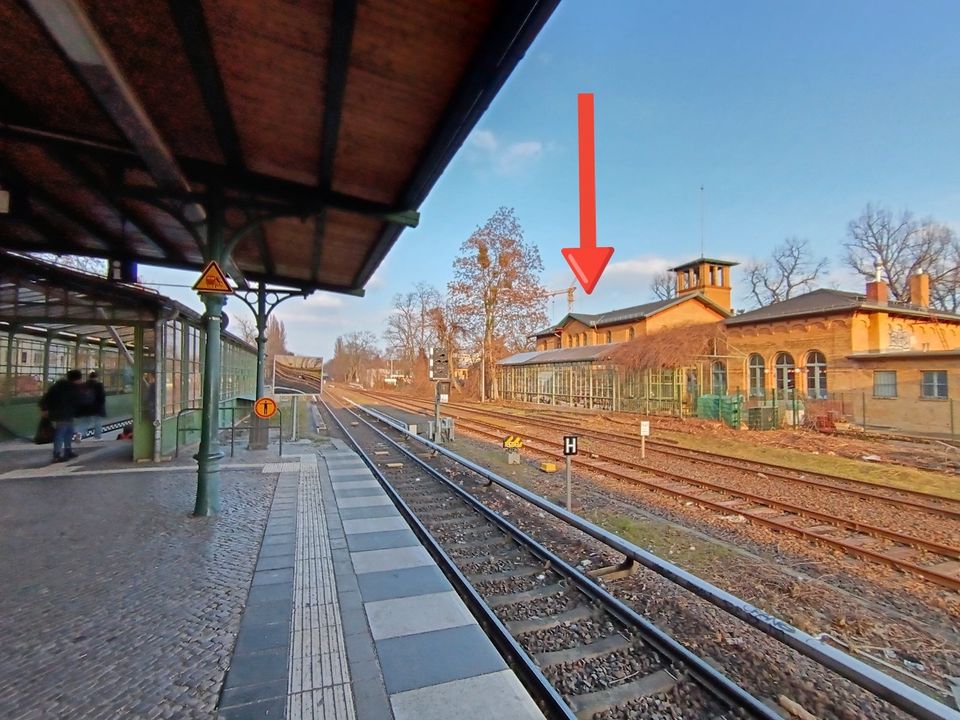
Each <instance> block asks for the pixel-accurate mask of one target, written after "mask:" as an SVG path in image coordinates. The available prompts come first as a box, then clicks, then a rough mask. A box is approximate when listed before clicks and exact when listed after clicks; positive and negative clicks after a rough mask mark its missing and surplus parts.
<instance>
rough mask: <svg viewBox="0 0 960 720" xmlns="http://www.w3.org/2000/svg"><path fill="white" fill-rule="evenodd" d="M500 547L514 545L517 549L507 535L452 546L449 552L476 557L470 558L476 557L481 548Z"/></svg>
mask: <svg viewBox="0 0 960 720" xmlns="http://www.w3.org/2000/svg"><path fill="white" fill-rule="evenodd" d="M498 545H512V546H513V547H516V544H515V543H514V542H513V540H512V539H511V538H510V537H509V536H507V535H503V534H501V535H499V536H492V537H489V538H482V539H480V540H471V541H469V542H457V543H454V544H453V545H451V546H450V548H449V550H450V551H451V552H452V553H454V554H455V555H456V554H459V553H462V552H472V553H474V555H472V556H470V557H475V556H476V554H477V551H478V550H480V549H481V548H488V547H496V546H498Z"/></svg>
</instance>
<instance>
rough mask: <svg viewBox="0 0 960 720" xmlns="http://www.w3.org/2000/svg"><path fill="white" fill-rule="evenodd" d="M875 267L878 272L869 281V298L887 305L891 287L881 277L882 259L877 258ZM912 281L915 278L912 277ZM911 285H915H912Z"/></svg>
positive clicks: (876, 302) (871, 300)
mask: <svg viewBox="0 0 960 720" xmlns="http://www.w3.org/2000/svg"><path fill="white" fill-rule="evenodd" d="M873 267H874V270H875V271H876V274H875V275H874V278H873V280H871V281H870V282H868V283H867V300H868V301H869V302H872V303H874V304H875V305H886V304H887V300H888V299H889V294H890V289H889V288H888V287H887V284H886V283H885V282H884V281H883V278H882V277H881V272H882V270H883V266H882V265H881V264H880V261H879V260H877V263H876V265H874V266H873ZM912 282H913V280H912V279H911V283H912ZM911 287H913V286H912V285H911Z"/></svg>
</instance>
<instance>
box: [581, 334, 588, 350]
mask: <svg viewBox="0 0 960 720" xmlns="http://www.w3.org/2000/svg"><path fill="white" fill-rule="evenodd" d="M580 337H581V339H582V340H583V346H584V347H586V346H587V345H589V344H590V343H588V342H587V334H586V333H580Z"/></svg>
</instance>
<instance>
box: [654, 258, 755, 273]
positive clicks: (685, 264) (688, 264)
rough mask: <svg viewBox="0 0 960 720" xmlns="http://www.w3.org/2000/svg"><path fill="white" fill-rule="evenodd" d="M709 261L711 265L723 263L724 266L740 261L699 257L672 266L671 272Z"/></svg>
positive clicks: (736, 263)
mask: <svg viewBox="0 0 960 720" xmlns="http://www.w3.org/2000/svg"><path fill="white" fill-rule="evenodd" d="M704 263H708V264H710V265H723V266H724V267H733V266H734V265H739V264H740V263H738V262H734V261H733V260H715V259H714V258H706V257H702V258H697V259H696V260H691V261H690V262H686V263H684V264H683V265H677V266H676V267H672V268H670V272H677V271H679V270H687V269H688V268H692V267H698V266H700V265H703V264H704Z"/></svg>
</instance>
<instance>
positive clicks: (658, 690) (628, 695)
mask: <svg viewBox="0 0 960 720" xmlns="http://www.w3.org/2000/svg"><path fill="white" fill-rule="evenodd" d="M676 684H677V679H676V678H675V677H674V676H673V675H671V674H670V673H669V672H667V671H666V670H657V671H655V672H652V673H650V674H649V675H645V676H644V677H642V678H639V679H638V680H632V681H631V682H627V683H623V684H622V685H616V686H614V687H611V688H605V689H603V690H597V691H595V692H592V693H586V694H584V695H578V696H576V697H575V698H572V699H571V703H570V704H571V706H572V707H573V710H574V712H575V713H576V714H577V718H579V719H580V720H588V718H592V717H594V716H595V715H597V714H598V713H602V712H605V711H607V710H611V709H612V708H615V707H617V706H618V705H623V704H624V703H628V702H630V701H631V700H636V699H637V698H642V697H649V696H650V695H660V694H662V693H667V692H670V690H672V689H673V688H674V687H675V686H676Z"/></svg>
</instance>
